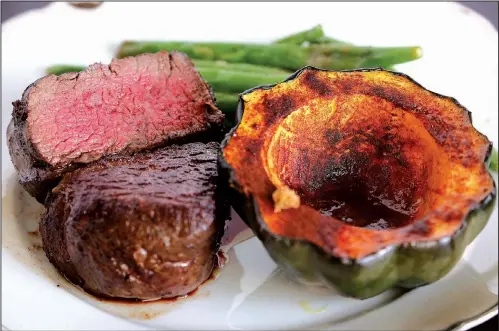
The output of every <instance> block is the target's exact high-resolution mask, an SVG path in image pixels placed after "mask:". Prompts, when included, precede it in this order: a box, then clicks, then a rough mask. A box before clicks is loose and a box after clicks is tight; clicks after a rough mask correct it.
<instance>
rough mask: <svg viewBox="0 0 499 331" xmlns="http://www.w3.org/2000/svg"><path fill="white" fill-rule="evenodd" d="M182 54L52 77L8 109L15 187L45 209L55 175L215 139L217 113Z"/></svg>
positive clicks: (206, 88) (218, 124)
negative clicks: (185, 141)
mask: <svg viewBox="0 0 499 331" xmlns="http://www.w3.org/2000/svg"><path fill="white" fill-rule="evenodd" d="M214 104H215V102H214V99H213V95H212V94H211V92H210V89H209V86H208V85H207V84H206V82H205V81H204V80H203V79H202V78H201V76H200V75H199V73H198V72H197V71H196V70H195V69H194V66H193V64H192V62H191V61H190V60H189V59H188V58H187V57H186V56H185V55H184V54H181V53H176V52H172V53H167V52H159V53H155V54H144V55H139V56H137V57H130V58H125V59H120V60H113V61H112V62H111V64H110V65H103V64H94V65H91V66H90V67H88V68H87V69H86V70H85V71H83V72H80V73H66V74H63V75H60V76H55V75H50V76H46V77H43V78H41V79H39V80H37V81H36V82H34V83H33V84H31V85H30V86H29V87H28V88H27V89H26V90H25V92H24V93H23V96H22V99H21V100H19V101H16V102H14V103H13V105H14V111H13V119H12V121H11V123H10V125H9V129H8V144H9V151H10V154H11V157H12V161H13V163H14V166H15V167H16V169H17V171H18V172H19V175H20V181H21V184H22V185H23V186H24V187H25V189H26V190H27V191H28V192H29V193H30V194H32V195H33V196H35V197H36V198H37V199H38V201H40V202H43V200H44V198H45V196H46V193H47V191H48V190H49V189H50V188H52V187H53V186H54V185H55V184H56V183H57V182H58V180H59V179H60V177H61V175H62V174H64V173H66V172H68V171H70V170H73V169H75V168H78V167H79V166H81V165H82V164H87V163H90V162H92V161H96V160H99V159H100V158H102V157H103V156H106V155H111V154H116V153H119V154H121V155H130V154H132V153H134V152H137V151H142V150H146V149H151V148H154V147H158V146H163V145H165V144H166V143H167V142H171V141H172V140H175V139H179V138H185V137H191V136H199V135H200V134H205V135H209V134H220V133H221V128H222V124H223V117H224V116H223V114H222V113H221V112H220V111H219V110H218V109H217V108H216V107H215V105H214Z"/></svg>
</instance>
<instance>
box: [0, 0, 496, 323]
mask: <svg viewBox="0 0 499 331" xmlns="http://www.w3.org/2000/svg"><path fill="white" fill-rule="evenodd" d="M318 23H321V24H323V26H324V28H325V31H326V32H327V34H329V35H331V36H334V37H337V38H340V39H344V40H349V41H352V42H354V43H357V44H372V45H380V46H381V45H387V46H389V45H421V46H422V47H423V48H424V52H425V54H424V58H423V59H421V60H419V61H416V62H413V63H409V64H405V65H400V66H399V67H398V69H399V70H400V71H403V72H405V73H407V74H409V75H410V76H412V77H413V78H414V79H415V80H417V81H418V82H420V83H421V84H423V85H424V86H425V87H427V88H429V89H431V90H434V91H436V92H439V93H442V94H446V95H451V96H454V97H456V98H457V99H458V100H459V101H460V102H461V103H462V104H464V105H465V106H466V107H468V108H469V109H470V110H471V111H472V112H473V119H474V123H475V125H476V126H477V128H478V129H479V130H481V131H482V132H483V133H485V134H487V135H488V137H489V138H490V139H491V140H492V141H493V142H494V144H495V145H497V142H498V139H497V138H498V137H497V135H498V130H497V122H498V92H497V91H498V64H497V59H498V42H497V32H496V31H495V29H494V28H493V27H492V26H491V25H490V24H489V23H488V22H487V21H486V20H484V19H483V18H481V17H480V16H478V15H477V14H475V13H473V12H471V11H469V10H467V9H465V8H464V7H461V6H459V5H456V4H452V3H407V4H406V3H366V4H361V3H351V4H346V3H313V4H312V3H311V4H300V3H286V4H282V3H281V4H279V3H267V4H266V3H251V4H243V3H142V4H140V3H104V4H103V5H102V6H101V7H99V8H97V9H96V10H79V9H75V8H73V7H71V6H69V5H67V4H64V3H53V4H51V5H50V6H48V7H47V8H45V9H42V10H38V11H34V12H30V13H26V14H24V15H21V16H19V17H17V18H14V19H12V20H10V21H8V22H6V23H5V24H4V26H3V27H2V28H3V29H2V82H3V84H2V130H3V131H2V136H1V137H2V301H3V305H2V318H3V321H2V322H3V324H4V326H6V327H7V328H10V329H16V330H20V329H25V330H28V329H30V330H33V329H52V330H55V329H68V330H71V329H72V330H76V329H77V330H90V329H95V330H97V329H101V330H102V329H116V330H131V329H133V330H139V329H140V330H142V329H144V330H145V329H155V328H157V329H171V330H179V329H185V330H193V329H212V330H213V329H217V330H221V329H248V330H255V329H267V330H268V329H281V330H282V329H319V328H326V329H338V330H346V329H353V330H360V329H370V330H373V329H379V330H409V329H410V330H428V329H443V328H447V327H449V326H450V325H451V324H453V323H456V322H458V321H460V320H462V319H464V318H468V317H472V316H474V315H476V314H479V313H481V312H484V311H485V310H487V308H489V307H491V306H493V305H494V304H497V292H498V285H497V279H498V277H497V271H498V263H497V261H498V259H497V255H498V253H497V239H498V238H497V237H498V234H497V230H498V229H497V209H496V210H495V211H494V214H493V216H492V218H491V220H490V222H489V223H488V225H487V227H486V228H485V230H484V231H483V232H482V233H481V234H480V236H479V237H478V238H477V239H476V241H475V242H474V243H473V244H472V245H471V246H470V247H469V249H468V250H467V251H466V253H465V257H464V258H463V259H462V261H461V262H460V263H459V265H458V266H457V267H456V268H455V269H454V270H453V271H452V272H451V273H450V274H449V275H448V276H446V277H445V278H444V279H442V280H441V281H439V282H437V283H435V284H432V285H429V286H426V287H422V288H419V289H417V290H414V291H411V292H409V293H406V294H403V295H401V293H400V292H398V291H389V292H386V293H384V294H382V295H380V296H378V297H375V298H372V299H369V300H363V301H357V300H354V299H347V298H344V297H341V296H339V295H338V294H337V293H333V292H327V291H324V290H318V289H314V290H310V289H306V288H304V287H301V286H299V285H297V284H295V283H292V282H290V281H289V280H287V279H286V278H285V277H284V276H283V275H282V273H281V272H280V270H279V269H276V265H275V264H274V262H273V261H272V260H271V259H270V258H269V257H268V255H267V253H266V251H265V250H264V249H263V247H262V245H261V244H260V242H259V241H258V240H256V239H255V238H252V239H250V240H247V241H245V242H243V243H241V244H239V245H237V246H236V247H235V248H234V249H232V250H231V251H230V253H229V263H228V264H227V265H226V266H225V267H224V268H223V269H222V272H221V273H220V275H219V277H218V278H217V279H216V280H215V281H211V282H209V283H207V284H205V285H203V286H202V287H201V288H200V289H199V291H198V292H197V294H196V295H194V296H192V297H189V298H187V299H183V300H179V301H177V302H174V303H166V302H159V303H150V304H140V305H125V304H111V303H105V302H100V301H97V300H95V299H93V298H91V297H89V296H87V295H86V294H84V293H82V292H81V291H80V290H78V289H75V288H74V287H73V286H71V285H70V284H68V283H67V282H66V281H65V280H63V279H62V278H61V277H60V276H59V275H58V274H57V272H55V270H54V268H53V267H52V266H51V265H50V264H49V263H48V261H47V259H46V258H45V256H44V255H43V252H42V251H41V249H40V246H39V244H40V243H39V238H38V237H37V236H36V235H31V234H29V231H34V230H36V228H37V222H38V218H39V215H40V212H41V210H42V208H41V206H40V205H39V204H37V203H36V202H35V201H34V200H33V199H32V198H31V197H29V196H28V195H27V194H26V193H25V192H24V191H23V190H22V188H21V187H20V186H19V185H18V184H17V178H16V175H15V172H14V169H13V166H12V164H11V162H10V158H9V154H8V151H7V147H6V143H5V129H6V126H7V124H8V121H9V120H10V116H11V111H12V106H11V102H12V101H14V100H16V99H17V98H19V97H20V96H21V94H22V92H23V90H24V88H25V87H26V86H27V85H28V84H30V83H31V82H32V81H34V80H35V79H37V78H38V77H39V76H41V75H42V74H43V68H44V67H45V66H47V65H50V64H53V63H82V64H88V63H92V62H95V61H103V62H108V61H109V60H110V58H111V55H112V51H113V46H114V45H116V44H118V43H119V42H120V41H122V40H124V39H184V40H234V41H237V40H240V41H270V40H272V39H274V38H277V37H280V36H283V35H285V34H288V33H292V32H295V31H298V30H301V29H305V28H309V27H311V26H313V25H315V24H318ZM238 222H240V220H239V219H238V218H236V219H235V221H234V222H233V223H235V224H237V223H238ZM239 225H241V224H239ZM243 235H244V233H243ZM494 313H495V311H494V310H492V312H489V315H487V316H486V317H490V316H491V315H494ZM472 324H473V323H471V324H465V325H464V326H463V327H464V328H467V327H470V326H472Z"/></svg>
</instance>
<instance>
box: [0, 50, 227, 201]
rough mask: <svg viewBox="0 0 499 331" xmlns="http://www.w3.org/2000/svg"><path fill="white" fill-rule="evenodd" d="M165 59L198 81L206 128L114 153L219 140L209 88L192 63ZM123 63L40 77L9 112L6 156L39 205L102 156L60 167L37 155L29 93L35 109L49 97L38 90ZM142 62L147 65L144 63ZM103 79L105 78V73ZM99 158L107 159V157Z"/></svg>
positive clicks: (180, 57)
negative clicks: (67, 178) (76, 171)
mask: <svg viewBox="0 0 499 331" xmlns="http://www.w3.org/2000/svg"><path fill="white" fill-rule="evenodd" d="M147 56H156V55H150V54H145V55H140V57H147ZM168 58H169V59H170V65H171V66H172V68H174V69H171V68H170V70H175V71H176V72H186V73H187V74H188V76H189V77H190V79H191V80H193V81H195V80H196V79H197V80H198V85H197V86H196V91H194V92H193V93H194V94H196V95H198V96H199V98H202V99H203V100H204V99H206V102H207V103H206V107H207V109H206V123H205V126H204V127H197V128H190V129H189V130H187V131H178V132H171V133H169V134H168V135H167V136H165V137H164V138H165V139H164V140H161V141H156V142H154V143H151V144H149V145H148V146H146V147H144V146H141V147H133V146H132V145H130V146H129V147H127V148H125V149H123V150H121V151H117V154H120V155H131V154H133V153H135V152H137V151H141V150H150V149H153V148H157V147H161V146H165V145H166V144H170V143H180V142H189V141H210V140H220V139H221V137H222V124H223V119H224V115H223V114H222V113H221V112H220V110H218V109H217V108H216V107H215V106H214V103H215V102H214V97H213V93H212V91H211V89H210V87H209V85H208V84H207V83H206V82H205V81H204V80H203V79H202V78H201V77H200V76H199V74H198V73H197V72H196V71H195V70H194V69H193V64H192V62H191V61H190V60H189V59H188V58H187V57H186V56H185V55H183V54H181V53H176V52H173V53H171V54H168ZM120 61H121V62H120ZM123 61H129V62H132V61H130V59H129V58H126V59H121V60H115V61H113V63H111V65H109V66H102V65H98V64H96V65H93V66H90V67H89V69H87V70H86V71H85V72H84V73H83V74H79V73H67V74H63V75H61V76H59V77H55V76H53V75H51V76H45V77H42V78H40V79H38V80H37V81H35V82H34V83H32V84H31V85H30V86H28V88H26V90H25V91H24V93H23V95H22V98H21V100H18V101H15V102H13V106H14V108H13V112H12V120H11V122H10V124H9V127H8V130H7V139H8V147H9V152H10V155H11V158H12V162H13V164H14V167H15V168H16V170H17V171H18V174H19V177H20V183H21V185H23V187H24V188H25V189H26V190H27V191H28V192H29V193H30V194H31V195H32V196H34V197H35V198H36V199H37V200H38V201H39V202H41V203H43V202H44V200H45V197H46V195H47V192H48V191H49V190H50V189H51V188H53V187H54V186H55V185H57V183H58V182H59V180H60V179H61V176H62V175H63V174H64V173H67V172H70V171H72V170H74V169H77V168H79V167H81V166H82V165H84V164H85V163H89V162H91V161H92V160H96V159H98V158H100V157H101V156H99V155H97V156H96V155H92V156H85V155H87V154H88V153H82V154H81V155H82V156H81V160H80V159H78V158H76V159H75V161H74V162H71V161H68V160H65V161H63V162H62V161H61V162H59V163H55V164H51V163H49V162H48V161H46V158H45V157H43V156H42V155H40V153H39V152H38V151H37V147H36V144H33V141H32V138H31V136H30V134H29V132H28V131H29V130H28V124H29V123H30V119H29V118H28V115H29V113H30V109H29V108H28V104H30V103H29V102H30V97H31V94H32V91H36V97H35V99H36V100H35V101H36V102H32V104H37V105H38V104H40V103H44V102H45V101H44V99H45V98H49V96H50V95H49V93H48V92H46V94H47V96H44V95H43V93H45V92H43V93H42V92H40V90H42V91H44V88H45V87H47V86H49V87H50V86H51V85H58V84H62V85H64V84H66V83H67V82H68V81H71V82H72V81H78V80H80V81H81V80H85V79H86V78H89V77H93V76H96V75H97V76H98V75H101V74H102V73H100V71H106V72H115V71H114V70H117V69H116V68H119V67H120V66H121V67H123V66H124V65H126V64H127V63H125V62H123ZM142 62H147V61H145V60H143V61H142ZM102 75H106V73H104V74H102ZM192 75H194V76H197V78H196V77H191V76H192ZM40 86H42V87H40ZM40 94H42V95H40ZM42 96H43V97H42ZM50 97H51V96H50ZM39 99H40V100H42V101H40V100H39ZM38 107H39V106H38ZM186 109H187V108H186ZM31 122H33V121H31ZM90 154H91V153H90ZM102 156H106V154H104V155H102ZM79 161H81V162H79Z"/></svg>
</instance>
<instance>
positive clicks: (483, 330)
mask: <svg viewBox="0 0 499 331" xmlns="http://www.w3.org/2000/svg"><path fill="white" fill-rule="evenodd" d="M49 3H50V2H49V1H37V2H35V1H22V2H20V1H16V2H14V1H2V23H3V22H4V21H5V20H7V19H9V18H10V17H12V16H15V15H18V14H21V13H23V12H25V11H28V10H33V9H36V8H42V7H45V6H47V5H48V4H49ZM461 3H462V4H463V5H465V6H467V7H468V8H471V9H473V10H475V11H476V12H478V13H480V14H481V15H482V16H484V17H485V18H487V19H488V20H489V21H490V22H491V23H492V24H493V25H494V26H495V28H496V29H497V27H498V16H499V15H498V12H499V5H498V3H497V2H483V1H482V2H480V1H473V2H472V1H470V2H461ZM498 328H499V318H498V317H497V316H496V317H494V318H492V319H491V320H489V321H487V322H485V323H483V324H481V325H479V326H477V327H475V328H473V329H471V330H472V331H492V330H494V331H497V330H498Z"/></svg>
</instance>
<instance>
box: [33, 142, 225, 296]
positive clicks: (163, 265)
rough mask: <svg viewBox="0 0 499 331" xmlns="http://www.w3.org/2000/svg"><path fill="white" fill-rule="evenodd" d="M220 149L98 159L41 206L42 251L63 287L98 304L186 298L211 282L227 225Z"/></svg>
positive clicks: (188, 147) (193, 146) (205, 146)
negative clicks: (65, 282)
mask: <svg viewBox="0 0 499 331" xmlns="http://www.w3.org/2000/svg"><path fill="white" fill-rule="evenodd" d="M218 147H219V145H218V143H215V142H210V143H188V144H184V145H181V146H178V145H173V146H170V147H165V148H160V149H158V150H156V151H154V152H145V153H138V154H135V155H134V156H128V157H118V156H111V157H106V158H103V159H101V160H99V161H97V162H95V163H93V164H92V165H89V166H87V167H83V168H80V169H78V170H75V171H74V172H71V173H67V174H66V175H64V178H63V179H62V181H61V182H60V184H59V185H58V186H57V187H56V188H55V189H53V190H52V192H50V193H49V195H48V197H47V203H46V204H47V212H46V213H45V215H44V216H43V218H42V221H41V223H40V233H41V236H42V240H43V249H44V250H45V253H46V255H47V257H48V258H49V260H50V262H52V264H54V266H55V267H56V268H57V269H58V270H59V271H60V272H61V273H62V274H63V275H64V276H65V277H66V278H67V279H68V280H70V281H71V282H73V283H74V284H76V285H79V286H81V287H82V288H83V289H85V290H86V291H88V292H91V293H92V294H95V295H98V296H101V297H113V298H126V299H131V298H133V299H141V300H151V299H156V298H168V297H175V296H179V295H184V294H187V293H189V292H191V291H193V290H194V289H196V288H197V287H198V286H199V285H200V284H201V283H202V282H204V281H205V280H206V279H207V278H208V277H209V276H210V274H211V272H212V269H213V267H214V266H215V265H216V263H217V252H218V249H219V245H220V240H221V237H222V235H223V231H224V227H225V221H226V219H227V218H228V205H227V203H226V201H225V195H224V194H223V191H224V190H223V187H224V185H223V183H220V181H221V179H219V174H218V169H217V151H218Z"/></svg>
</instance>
